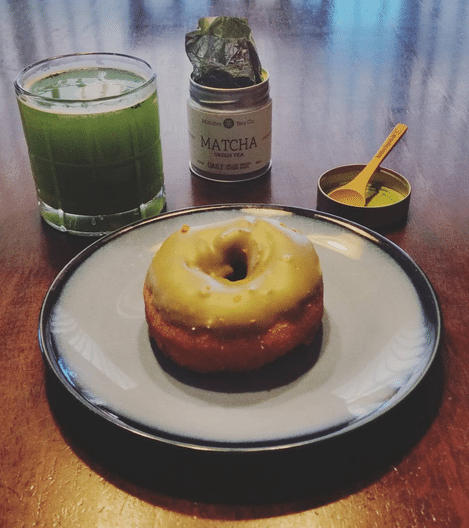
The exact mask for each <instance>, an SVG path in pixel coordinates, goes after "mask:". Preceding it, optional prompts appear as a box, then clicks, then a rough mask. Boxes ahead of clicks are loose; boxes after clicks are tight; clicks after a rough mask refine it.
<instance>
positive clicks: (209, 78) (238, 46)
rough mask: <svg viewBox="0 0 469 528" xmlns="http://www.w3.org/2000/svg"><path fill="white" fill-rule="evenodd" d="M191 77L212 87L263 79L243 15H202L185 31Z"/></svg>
mask: <svg viewBox="0 0 469 528" xmlns="http://www.w3.org/2000/svg"><path fill="white" fill-rule="evenodd" d="M186 53H187V56H188V57H189V60H190V61H191V63H192V66H193V68H194V69H193V72H192V79H193V80H194V81H195V82H197V83H199V84H202V85H204V86H211V87H214V88H242V87H245V86H252V85H253V84H257V83H260V82H261V81H262V77H261V72H262V67H261V63H260V60H259V56H258V54H257V50H256V45H255V43H254V39H253V37H252V32H251V28H250V27H249V24H248V22H247V20H246V19H245V18H238V17H226V16H221V17H206V18H201V19H200V20H199V23H198V27H197V29H196V30H195V31H192V32H190V33H187V34H186Z"/></svg>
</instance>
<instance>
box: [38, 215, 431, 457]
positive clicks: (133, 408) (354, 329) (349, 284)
mask: <svg viewBox="0 0 469 528" xmlns="http://www.w3.org/2000/svg"><path fill="white" fill-rule="evenodd" d="M239 215H254V216H268V217H273V218H277V219H281V220H282V221H283V222H284V223H286V224H287V225H289V226H291V227H293V228H295V229H298V230H300V231H301V232H303V233H304V234H305V235H307V236H308V237H309V238H310V239H311V240H312V241H313V243H314V245H315V247H316V250H317V252H318V255H319V258H320V261H321V265H322V269H323V275H324V289H325V297H324V302H325V315H324V319H323V325H322V332H321V333H320V334H319V335H318V337H317V339H316V342H315V343H314V344H313V346H312V347H309V348H307V349H306V348H301V349H298V350H296V351H294V352H292V353H291V354H289V355H288V356H286V357H285V358H283V359H281V360H279V362H277V363H274V364H273V365H271V366H270V367H266V368H265V369H263V370H261V371H259V372H257V373H253V374H244V375H232V376H229V375H218V376H214V375H212V376H203V375H196V374H191V373H187V372H185V371H183V370H182V369H177V368H176V367H174V366H173V365H172V364H171V363H170V362H169V361H164V360H163V359H162V358H160V357H159V355H158V352H157V351H155V350H154V349H153V347H152V344H151V343H150V340H149V338H148V335H147V327H146V322H145V317H144V305H143V299H142V286H143V281H144V278H145V274H146V271H147V268H148V266H149V264H150V261H151V259H152V257H153V254H154V252H155V250H156V249H157V247H158V246H159V244H160V243H161V242H162V241H163V240H164V239H165V238H166V237H167V236H168V235H169V234H170V233H172V232H173V231H175V230H177V229H179V228H180V226H181V225H182V224H184V223H186V224H189V225H200V224H207V223H212V222H216V221H220V220H226V219H229V218H234V217H237V216H239ZM440 333H441V317H440V311H439V307H438V302H437V299H436V297H435V294H434V291H433V289H432V287H431V285H430V283H429V281H428V280H427V278H426V277H425V275H424V274H423V272H422V271H421V269H420V268H419V267H418V266H417V265H416V264H415V263H414V262H413V260H412V259H411V258H410V257H409V256H408V255H406V254H405V253H404V252H403V251H402V250H401V249H400V248H399V247H397V246H396V245H394V244H393V243H392V242H390V241H389V240H387V239H385V238H384V237H381V236H380V235H378V234H376V233H373V232H372V231H369V230H367V229H365V228H362V227H360V226H358V225H355V224H353V223H350V222H347V221H345V220H342V219H340V218H337V217H333V216H331V215H328V214H323V213H318V212H315V211H310V210H302V209H296V208H291V207H280V206H278V207H277V206H254V205H227V206H213V207H203V208H194V209H188V210H184V211H177V212H174V213H167V214H163V215H161V216H159V217H156V218H154V219H151V220H147V221H144V222H141V223H138V224H134V225H133V226H130V227H128V228H125V229H122V230H120V231H118V232H116V233H114V234H112V235H109V236H107V237H105V238H103V239H101V240H99V241H97V242H95V243H94V244H92V245H91V246H90V247H89V248H87V249H85V250H84V251H83V252H82V253H80V254H79V255H78V256H77V257H76V258H75V259H74V260H72V261H71V262H70V263H69V264H68V265H67V266H66V267H65V268H64V269H63V270H62V272H61V273H60V274H59V275H58V277H57V278H56V280H55V281H54V283H53V284H52V286H51V288H50V290H49V292H48V293H47V295H46V298H45V300H44V304H43V308H42V311H41V317H40V322H39V341H40V346H41V350H42V353H43V356H44V359H45V361H46V363H47V364H48V365H49V366H50V367H51V369H52V371H53V372H54V373H55V375H56V376H57V377H58V379H59V380H60V382H61V383H62V384H63V385H64V386H65V387H66V388H67V389H68V390H69V391H70V393H71V394H72V395H73V396H74V397H76V398H77V399H78V400H79V401H80V402H81V403H82V404H83V405H85V406H87V407H88V408H89V409H91V410H92V411H94V412H95V413H97V414H98V415H99V416H101V417H102V418H103V419H105V420H109V421H111V422H113V423H114V424H116V425H117V426H118V427H122V428H125V429H127V430H130V431H133V432H135V433H136V434H139V435H145V436H147V437H149V438H152V439H155V441H162V442H169V443H172V444H177V445H180V446H186V447H188V448H198V449H205V450H207V449H209V450H229V451H233V450H235V451H243V450H265V449H276V448H279V447H287V446H294V445H300V444H305V443H311V442H315V441H318V440H323V439H325V438H327V437H330V436H335V435H338V434H342V433H344V432H345V431H349V430H351V429H353V428H356V427H360V426H362V425H363V424H365V423H367V422H369V421H371V420H373V419H375V418H377V417H378V416H380V415H382V414H383V413H385V412H386V411H387V410H389V409H390V408H392V407H393V406H395V405H396V404H397V403H398V402H399V401H401V400H402V399H403V398H404V397H406V396H407V395H408V394H409V392H410V391H411V390H412V389H413V388H414V387H415V386H416V385H417V384H418V382H419V381H420V379H421V378H422V377H423V375H424V374H425V372H426V371H427V370H428V368H429V366H430V364H431V362H432V360H433V358H434V356H435V353H436V351H437V348H438V344H439V340H440Z"/></svg>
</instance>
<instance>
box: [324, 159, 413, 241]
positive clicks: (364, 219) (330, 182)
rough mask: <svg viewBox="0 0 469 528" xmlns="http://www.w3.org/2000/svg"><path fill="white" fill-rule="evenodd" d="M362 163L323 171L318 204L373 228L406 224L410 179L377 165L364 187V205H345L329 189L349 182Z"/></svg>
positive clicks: (362, 166)
mask: <svg viewBox="0 0 469 528" xmlns="http://www.w3.org/2000/svg"><path fill="white" fill-rule="evenodd" d="M364 167H365V165H343V166H341V167H336V168H334V169H331V170H329V171H327V172H325V173H324V174H323V175H322V176H321V177H320V178H319V180H318V194H317V208H318V209H319V210H321V211H326V212H328V213H332V214H334V215H337V216H341V217H343V218H347V219H349V220H352V221H353V222H357V223H358V224H361V225H364V226H366V227H369V228H371V229H374V230H375V231H387V230H390V229H393V228H397V227H400V226H402V225H404V224H405V222H406V220H407V214H408V211H409V203H410V194H411V186H410V183H409V182H408V181H407V180H406V178H404V177H403V176H401V175H400V174H398V173H397V172H394V171H392V170H389V169H385V168H383V167H379V168H378V169H377V170H376V171H375V173H374V174H373V177H372V178H371V180H370V183H369V184H368V187H367V193H366V205H365V206H363V207H357V206H353V205H346V204H343V203H340V202H338V201H336V200H333V199H332V198H330V196H329V193H330V192H331V191H332V190H334V189H336V188H337V187H340V186H342V185H345V184H346V183H348V182H350V181H351V180H352V179H353V178H355V176H356V175H357V174H358V173H359V172H360V171H361V170H362V169H363V168H364Z"/></svg>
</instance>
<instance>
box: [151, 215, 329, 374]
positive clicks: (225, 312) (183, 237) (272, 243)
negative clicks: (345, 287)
mask: <svg viewBox="0 0 469 528" xmlns="http://www.w3.org/2000/svg"><path fill="white" fill-rule="evenodd" d="M144 301H145V315H146V320H147V323H148V328H149V334H150V336H151V337H152V338H153V339H154V340H155V342H156V344H157V345H158V347H159V348H160V350H161V351H162V352H163V353H164V354H165V355H167V356H169V357H170V358H171V359H172V360H173V361H174V362H176V363H177V364H178V365H180V366H183V367H186V368H189V369H191V370H194V371H198V372H221V371H232V372H241V371H247V370H252V369H257V368H259V367H262V366H264V365H266V364H267V363H270V362H272V361H274V360H275V359H277V358H278V357H280V356H282V355H284V354H285V353H287V352H288V351H290V350H292V349H293V348H294V347H296V346H298V345H300V344H309V343H310V342H311V341H312V340H313V338H314V336H315V334H316V332H317V330H318V328H319V326H320V323H321V319H322V316H323V280H322V272H321V267H320V264H319V259H318V256H317V254H316V251H315V249H314V247H313V244H312V243H311V241H310V240H309V239H308V238H307V237H306V236H304V235H302V234H301V233H299V232H298V231H296V230H293V229H291V228H289V227H287V226H286V225H284V224H283V223H281V222H278V221H275V220H272V219H263V218H254V217H249V216H247V217H239V218H236V219H234V220H229V221H223V222H219V223H216V224H211V225H205V226H198V227H189V226H187V225H183V226H182V227H181V229H180V230H178V231H177V232H175V233H173V234H172V235H170V236H169V237H168V238H167V239H166V240H165V241H164V242H163V243H162V245H161V247H160V248H159V249H158V251H157V252H156V254H155V256H154V257H153V260H152V262H151V264H150V267H149V269H148V272H147V275H146V279H145V284H144Z"/></svg>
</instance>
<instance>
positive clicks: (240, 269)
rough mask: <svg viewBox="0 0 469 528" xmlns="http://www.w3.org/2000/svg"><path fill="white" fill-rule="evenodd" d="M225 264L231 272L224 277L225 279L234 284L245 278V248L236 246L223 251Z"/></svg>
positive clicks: (246, 268)
mask: <svg viewBox="0 0 469 528" xmlns="http://www.w3.org/2000/svg"><path fill="white" fill-rule="evenodd" d="M225 262H226V263H227V264H228V266H229V267H230V268H231V272H229V273H228V274H227V275H225V279H228V280H229V281H231V282H236V281H240V280H243V279H245V278H246V277H247V275H248V256H247V250H246V249H245V248H243V247H241V246H238V245H233V246H230V247H229V248H227V249H226V251H225Z"/></svg>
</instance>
